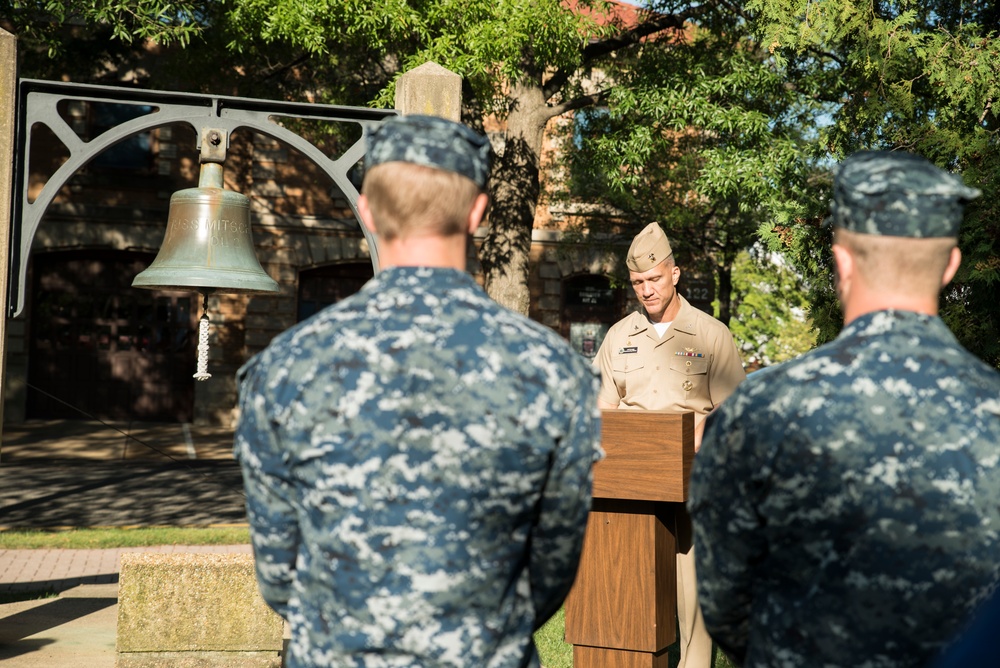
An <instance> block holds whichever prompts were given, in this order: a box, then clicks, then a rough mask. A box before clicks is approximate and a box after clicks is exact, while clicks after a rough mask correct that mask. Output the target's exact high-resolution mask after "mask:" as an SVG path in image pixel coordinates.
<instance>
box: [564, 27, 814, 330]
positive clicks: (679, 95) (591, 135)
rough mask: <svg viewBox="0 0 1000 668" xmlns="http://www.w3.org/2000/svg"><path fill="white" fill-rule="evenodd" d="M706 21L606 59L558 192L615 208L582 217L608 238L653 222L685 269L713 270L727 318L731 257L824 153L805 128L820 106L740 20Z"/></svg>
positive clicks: (784, 215)
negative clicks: (609, 85) (597, 97)
mask: <svg viewBox="0 0 1000 668" xmlns="http://www.w3.org/2000/svg"><path fill="white" fill-rule="evenodd" d="M701 18H702V22H701V25H699V26H689V27H688V29H687V31H686V32H685V33H684V34H683V35H678V36H676V37H675V38H674V39H671V40H661V41H657V42H655V43H651V44H645V45H643V47H642V48H641V49H637V50H635V51H634V52H631V53H629V54H623V55H620V56H619V57H618V58H617V59H616V60H615V61H614V62H613V63H611V64H610V66H609V68H610V69H609V72H608V74H609V75H610V76H611V77H612V79H613V80H614V81H616V82H617V85H616V86H615V87H614V88H613V89H612V90H611V92H610V94H609V96H608V99H607V111H606V113H604V114H597V115H592V116H590V117H589V118H588V119H587V120H586V122H585V123H583V126H584V127H585V128H586V130H587V131H586V132H585V133H583V134H582V136H581V138H580V140H579V141H578V143H579V144H580V148H579V150H578V151H573V152H570V153H569V154H568V155H567V156H566V162H567V173H568V174H569V175H570V179H569V183H568V187H567V188H565V189H563V190H562V191H561V192H558V193H557V194H556V196H557V197H560V198H563V199H571V200H580V199H583V200H585V201H591V202H592V203H595V204H596V203H597V202H605V203H607V204H608V205H610V207H611V208H612V210H613V211H614V212H615V215H614V216H613V217H612V218H611V219H610V220H609V219H607V218H604V219H603V220H601V219H598V218H597V217H595V216H581V217H580V219H579V224H580V226H581V227H583V228H586V229H589V230H590V231H600V232H603V233H605V236H606V235H607V233H608V232H611V233H612V234H613V233H614V232H618V233H619V236H620V237H621V238H627V237H628V236H629V235H630V234H632V233H634V231H635V230H634V227H635V225H634V223H638V224H639V225H644V224H646V223H647V222H649V221H651V220H656V221H658V222H660V224H661V225H662V226H663V227H664V228H665V229H666V230H667V233H668V235H669V236H670V237H671V239H673V240H674V241H675V244H674V245H675V247H676V250H675V253H676V254H677V255H678V262H679V263H680V265H681V266H682V267H684V268H686V269H687V270H688V271H689V272H692V271H693V272H694V273H697V274H701V275H708V276H710V277H713V279H714V280H715V282H716V284H717V285H718V288H719V290H718V300H719V304H720V308H719V314H718V315H719V318H720V319H721V320H722V321H723V322H727V323H728V322H729V318H730V304H731V301H732V266H733V263H734V261H735V259H736V257H737V255H738V254H739V253H740V252H742V251H744V250H745V249H747V248H748V247H750V246H751V245H752V244H753V243H754V241H755V240H756V238H757V231H758V228H759V227H760V226H762V225H765V224H770V223H771V222H772V221H774V220H781V219H788V218H789V217H790V216H791V215H792V213H793V212H794V211H795V210H796V207H797V206H798V202H799V199H800V197H801V194H802V193H803V192H807V190H808V180H809V177H810V175H811V174H812V172H813V171H814V170H815V164H816V162H817V160H818V158H819V157H820V155H821V153H820V151H819V150H818V149H817V147H816V145H815V143H814V142H813V141H811V140H810V137H809V135H808V133H807V130H808V128H809V125H810V123H811V121H812V119H813V118H814V117H815V116H816V115H818V114H819V113H820V111H821V108H820V106H819V105H818V104H817V103H816V102H815V100H814V99H813V98H812V97H810V96H809V95H805V94H803V92H802V89H801V88H799V89H795V88H790V87H788V86H786V82H785V81H784V79H783V78H782V77H781V76H779V73H778V72H777V71H776V70H775V69H774V67H773V63H772V62H771V61H772V60H773V59H772V57H771V56H770V54H769V53H768V52H767V50H766V49H762V48H760V47H759V46H758V45H757V44H756V42H755V41H754V40H753V39H752V36H751V35H750V34H749V33H748V31H747V28H746V24H745V23H744V22H743V21H742V19H740V18H739V17H738V16H736V15H735V14H732V13H725V12H721V13H720V12H718V11H715V12H713V13H706V14H705V15H703V16H702V17H701ZM803 83H811V82H809V81H804V82H803ZM592 208H593V210H595V211H606V208H604V207H599V206H595V207H592ZM609 223H610V224H611V228H609V226H608V224H609ZM630 223H633V224H630ZM602 226H603V228H602ZM584 235H585V233H583V232H582V233H581V236H584Z"/></svg>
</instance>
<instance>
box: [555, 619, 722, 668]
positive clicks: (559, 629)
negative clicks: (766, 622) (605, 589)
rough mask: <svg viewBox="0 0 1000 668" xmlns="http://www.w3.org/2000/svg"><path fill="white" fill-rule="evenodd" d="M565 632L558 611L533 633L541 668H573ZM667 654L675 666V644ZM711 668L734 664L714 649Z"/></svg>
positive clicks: (564, 622) (677, 657) (676, 654)
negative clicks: (564, 638) (713, 659)
mask: <svg viewBox="0 0 1000 668" xmlns="http://www.w3.org/2000/svg"><path fill="white" fill-rule="evenodd" d="M565 632H566V615H565V613H564V611H563V610H561V609H560V610H559V612H557V613H556V614H555V615H553V616H552V619H550V620H549V621H548V622H546V623H545V626H543V627H542V628H540V629H538V632H537V633H535V646H536V647H537V648H538V658H539V659H541V662H542V668H573V646H572V645H570V644H569V643H567V642H566V641H565V640H563V636H564V635H565ZM667 654H668V655H669V656H670V665H671V666H676V665H677V662H678V660H679V658H680V657H679V655H678V650H677V643H674V644H673V645H671V646H670V647H669V648H667ZM713 668H736V664H734V663H732V662H731V661H730V660H729V659H727V658H726V656H725V655H724V654H723V653H722V652H720V651H718V649H716V651H715V661H714V666H713Z"/></svg>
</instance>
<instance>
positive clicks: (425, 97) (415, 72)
mask: <svg viewBox="0 0 1000 668" xmlns="http://www.w3.org/2000/svg"><path fill="white" fill-rule="evenodd" d="M396 109H397V110H398V111H399V112H400V113H402V114H425V115H427V116H440V117H441V118H447V119H449V120H452V121H460V120H461V118H462V77H460V76H459V75H458V74H455V73H454V72H452V71H450V70H447V69H445V68H443V67H441V66H440V65H438V64H437V63H424V64H423V65H420V66H419V67H416V68H414V69H412V70H410V71H409V72H406V73H405V74H403V75H402V76H401V77H399V81H397V82H396Z"/></svg>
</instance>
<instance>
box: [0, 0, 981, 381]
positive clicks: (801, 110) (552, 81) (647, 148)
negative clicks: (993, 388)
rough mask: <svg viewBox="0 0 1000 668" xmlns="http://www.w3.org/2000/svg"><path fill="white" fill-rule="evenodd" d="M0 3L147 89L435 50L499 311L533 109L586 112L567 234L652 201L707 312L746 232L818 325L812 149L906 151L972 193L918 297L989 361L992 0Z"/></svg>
mask: <svg viewBox="0 0 1000 668" xmlns="http://www.w3.org/2000/svg"><path fill="white" fill-rule="evenodd" d="M0 21H2V22H3V25H5V26H7V27H8V29H13V31H14V32H15V33H18V34H19V36H21V37H23V38H25V39H26V40H28V42H29V44H31V45H32V46H31V47H30V48H29V49H28V52H29V55H28V57H27V58H26V64H28V65H29V67H28V68H27V69H28V70H29V71H30V72H31V73H40V74H42V75H43V76H45V74H51V75H56V74H57V72H58V76H48V77H47V78H59V77H61V76H62V75H63V74H67V73H68V74H69V75H70V76H73V77H74V79H75V80H79V81H88V80H97V81H100V82H103V83H107V82H108V81H107V80H108V79H111V78H113V77H114V76H115V74H114V73H115V72H118V73H120V72H125V71H128V72H131V73H132V76H133V77H134V78H135V83H136V84H138V85H143V86H148V87H154V88H173V89H178V90H192V89H194V90H201V91H205V90H212V91H213V92H223V93H226V94H236V95H243V96H258V97H280V98H289V99H295V100H314V101H317V102H329V103H339V104H373V105H377V106H390V100H392V98H393V93H394V86H395V82H396V81H397V80H398V77H399V76H400V74H401V73H402V72H405V71H407V70H409V69H412V68H413V67H415V66H417V65H420V64H422V63H424V62H427V61H435V62H438V63H439V64H441V65H443V66H445V67H447V68H449V69H451V70H452V71H455V72H457V73H458V74H460V75H461V76H462V77H463V78H464V81H465V84H464V85H465V90H464V101H465V104H466V108H465V110H464V119H465V120H466V121H467V122H468V123H470V124H472V125H474V126H479V127H490V128H492V129H494V130H495V131H494V140H495V145H496V148H497V160H496V163H495V168H494V176H493V179H492V192H491V194H492V196H493V200H494V206H493V209H492V213H491V218H490V226H489V228H490V232H489V237H487V239H486V241H485V243H484V244H483V247H482V253H481V260H482V265H483V270H484V276H485V279H486V284H487V289H488V290H489V291H490V294H492V295H493V296H494V297H495V298H497V299H498V301H500V302H501V303H503V304H505V305H508V306H511V307H512V308H515V309H518V310H521V311H527V306H528V305H527V272H528V250H529V248H530V242H531V231H532V224H533V221H534V215H535V207H536V204H537V202H538V200H539V197H540V195H541V190H540V185H539V173H540V169H541V164H540V159H541V152H542V141H541V139H542V133H543V131H544V130H545V128H546V125H547V124H548V123H549V121H550V120H551V119H553V118H555V117H557V116H560V115H563V114H571V113H577V112H581V110H594V111H593V112H585V113H581V114H580V115H579V119H580V120H582V121H584V123H585V125H586V126H587V127H588V128H589V131H588V132H581V133H577V134H576V135H573V136H571V137H570V138H569V139H568V140H567V141H564V142H563V144H564V146H565V147H566V148H567V151H566V152H567V154H568V155H567V159H566V161H565V163H564V164H563V168H564V171H563V172H562V173H563V174H564V175H566V176H567V178H569V181H567V187H566V189H565V191H566V192H567V193H568V194H569V195H571V196H572V197H573V198H575V200H574V201H576V202H577V203H583V204H585V205H586V206H584V207H582V208H579V209H578V210H579V211H584V212H602V216H595V215H587V216H583V217H582V218H580V219H578V222H580V221H583V222H585V223H586V225H581V226H580V228H579V230H578V231H579V232H580V234H579V235H578V238H591V239H594V238H597V237H598V236H599V235H597V234H589V232H590V231H591V230H594V231H600V232H604V233H606V234H609V235H611V236H610V237H608V238H610V239H612V240H614V239H615V238H617V239H620V240H622V241H624V242H625V245H627V240H628V239H629V238H630V237H631V234H633V233H634V232H635V231H636V229H638V228H639V227H640V226H641V225H643V224H645V223H647V222H649V221H651V220H658V221H660V222H661V223H663V224H664V226H665V227H667V228H668V232H669V233H670V234H671V236H672V237H674V238H675V239H676V240H677V242H676V245H677V246H678V248H679V252H680V253H681V254H682V255H684V254H686V256H684V257H685V261H687V262H689V263H690V270H692V271H696V272H713V273H714V274H715V275H716V277H717V284H718V286H719V296H720V298H722V299H721V301H722V302H723V305H724V307H723V312H722V313H720V315H721V316H722V317H723V318H724V319H725V318H726V315H727V314H726V308H725V306H726V305H728V304H729V302H730V301H731V300H730V299H728V295H729V293H730V289H731V276H732V275H731V271H730V269H731V267H732V265H733V262H734V261H735V259H736V257H737V255H738V254H739V253H740V252H741V251H742V250H744V249H746V248H748V247H750V246H751V245H752V244H753V243H754V241H755V240H757V239H761V240H762V241H763V242H764V243H765V244H766V245H767V247H768V249H769V250H771V251H773V252H781V253H782V254H783V255H784V257H785V258H786V259H787V260H788V261H789V262H790V263H792V265H793V266H794V267H795V268H796V270H797V271H798V272H800V273H801V275H802V276H803V280H804V285H805V286H806V289H807V290H808V294H809V301H810V305H811V306H810V317H811V319H812V321H813V322H814V323H815V325H816V326H817V328H818V329H819V330H820V340H827V339H829V338H831V337H832V336H834V335H835V334H836V332H837V331H838V329H839V326H840V313H839V308H838V306H837V304H836V300H835V298H834V295H833V291H832V287H831V286H832V281H831V277H830V261H829V230H827V229H825V228H824V227H823V226H822V224H821V222H822V220H823V218H824V216H825V215H826V209H827V199H828V197H829V192H830V168H831V167H832V166H833V165H834V164H835V163H836V161H838V160H840V159H842V158H844V157H845V156H847V155H848V154H850V153H852V152H854V151H857V150H861V149H905V150H909V151H913V152H916V153H920V154H922V155H924V156H926V157H927V158H929V159H930V160H932V161H934V162H935V163H937V164H938V165H940V166H942V167H945V168H947V169H951V170H954V171H958V172H962V173H963V175H964V177H965V180H966V181H967V182H968V183H969V184H970V185H974V186H976V187H978V188H980V189H981V190H983V192H984V196H983V198H982V199H981V200H979V201H978V202H976V203H975V204H974V205H973V206H972V207H970V209H969V212H968V216H967V223H966V225H965V228H964V230H963V232H962V236H961V239H960V246H961V248H962V250H963V252H964V254H965V257H966V261H965V264H964V265H963V267H962V270H961V271H960V273H959V275H958V277H957V279H956V281H955V283H954V285H953V286H952V287H951V288H949V289H948V290H946V291H945V293H944V305H943V310H942V314H943V316H944V317H945V319H946V321H947V322H948V323H949V325H951V326H952V327H953V329H954V330H955V331H956V332H957V333H958V335H959V337H960V339H961V340H962V342H963V343H964V344H965V345H966V346H967V347H969V348H970V349H971V350H973V351H974V352H975V353H977V354H978V355H980V356H981V357H983V358H984V359H986V360H988V361H989V362H990V363H992V364H994V365H997V366H1000V335H998V332H1000V320H998V318H1000V316H998V315H997V313H996V309H995V308H994V307H993V303H992V302H993V301H995V294H996V292H997V284H998V278H1000V230H998V229H997V224H998V223H997V221H998V216H997V213H998V212H997V211H996V204H995V203H996V202H997V195H998V194H1000V193H997V186H996V179H995V177H994V175H995V174H996V173H997V168H998V167H1000V150H998V135H997V132H998V121H997V114H996V111H995V102H996V99H997V95H998V92H1000V46H998V37H997V30H998V24H1000V9H998V7H997V6H996V5H995V3H984V2H973V3H970V2H964V1H960V0H930V1H925V0H919V1H918V0H892V1H890V0H876V1H875V2H869V3H858V2H856V0H819V1H817V0H751V1H749V2H746V3H736V2H732V1H731V0H709V1H708V2H690V1H684V0H652V1H651V2H650V3H648V5H647V7H646V8H645V9H641V10H637V12H636V13H631V12H629V11H623V7H622V6H620V5H616V4H614V3H611V2H607V1H605V0H489V1H487V0H381V1H379V2H375V3H373V2H370V1H366V2H362V1H361V0H315V1H312V0H311V1H309V2H302V1H301V0H225V2H221V3H220V2H209V1H208V0H178V1H177V2H168V1H167V0H99V1H98V2H96V3H81V2H75V1H73V0H68V1H67V0H46V2H24V1H23V0H8V4H0ZM145 40H155V41H156V42H157V43H158V44H159V45H160V46H159V47H158V48H156V49H153V50H152V52H153V55H155V56H156V59H151V58H149V55H150V52H151V50H150V49H145V48H140V47H144V46H145V44H144V41H145ZM179 47H185V48H179ZM88 50H89V51H88ZM88 52H89V53H90V54H91V57H87V55H86V54H87V53H88ZM33 54H46V55H48V56H56V59H55V60H53V59H52V58H49V61H48V64H46V63H45V61H44V60H43V59H42V58H41V57H36V56H35V55H33ZM32 68H34V69H32ZM59 70H61V72H60V71H59ZM77 75H79V76H77ZM102 78H103V80H102ZM491 118H492V119H494V120H498V121H500V122H501V125H499V126H491V125H489V123H490V119H491Z"/></svg>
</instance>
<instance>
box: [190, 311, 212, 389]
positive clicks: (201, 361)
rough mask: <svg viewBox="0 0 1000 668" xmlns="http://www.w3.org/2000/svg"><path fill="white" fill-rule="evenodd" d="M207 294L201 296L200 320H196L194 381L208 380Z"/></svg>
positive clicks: (209, 375) (210, 375) (209, 376)
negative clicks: (196, 348) (195, 367)
mask: <svg viewBox="0 0 1000 668" xmlns="http://www.w3.org/2000/svg"><path fill="white" fill-rule="evenodd" d="M211 377H212V374H210V373H209V372H208V293H205V294H203V295H202V305H201V318H200V319H199V320H198V370H197V371H196V372H195V374H194V378H195V379H196V380H208V379H209V378H211Z"/></svg>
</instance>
